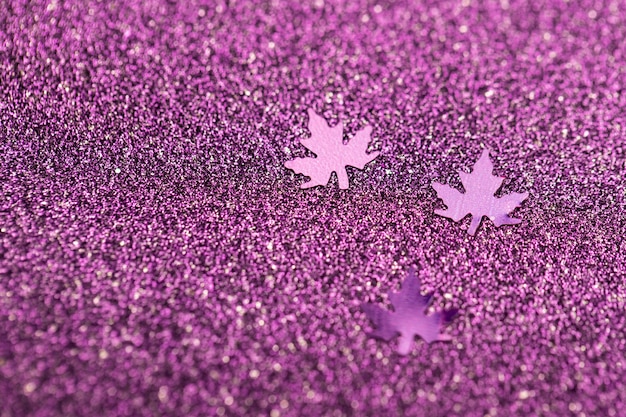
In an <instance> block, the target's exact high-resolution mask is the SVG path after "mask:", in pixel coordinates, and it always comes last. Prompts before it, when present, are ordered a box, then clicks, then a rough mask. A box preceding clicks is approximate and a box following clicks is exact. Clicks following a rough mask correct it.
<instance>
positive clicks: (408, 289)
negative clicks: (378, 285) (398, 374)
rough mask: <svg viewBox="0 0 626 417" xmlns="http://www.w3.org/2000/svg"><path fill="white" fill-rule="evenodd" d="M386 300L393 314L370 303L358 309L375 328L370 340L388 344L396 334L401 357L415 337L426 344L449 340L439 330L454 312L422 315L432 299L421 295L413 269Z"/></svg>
mask: <svg viewBox="0 0 626 417" xmlns="http://www.w3.org/2000/svg"><path fill="white" fill-rule="evenodd" d="M389 300H391V304H392V305H393V308H394V311H393V312H392V311H388V310H385V309H382V308H380V307H379V306H377V305H374V304H370V303H366V304H362V305H361V308H362V309H363V312H364V313H365V315H366V316H367V318H368V319H370V320H371V321H372V323H374V325H375V326H376V330H374V331H373V332H371V333H370V336H372V337H376V338H379V339H383V340H386V341H388V340H391V339H392V338H394V337H395V336H397V335H398V334H399V335H400V341H399V343H398V353H399V354H401V355H406V354H408V353H409V352H410V351H411V347H412V345H413V339H414V338H415V336H420V337H421V338H422V339H424V340H425V341H426V342H427V343H430V342H434V341H437V340H441V341H447V340H450V337H449V336H447V335H444V334H442V333H441V329H442V328H443V326H445V325H446V324H447V323H449V322H450V320H451V319H452V317H453V316H454V315H455V314H456V310H454V311H443V312H437V313H434V314H431V315H430V316H427V315H426V314H425V313H426V309H427V308H428V305H429V303H430V300H431V296H430V295H426V296H424V295H422V294H421V293H420V280H419V278H418V277H416V276H415V271H414V269H413V268H411V269H410V270H409V275H408V276H407V277H406V279H405V280H404V283H403V284H402V289H401V290H400V292H395V293H394V292H392V293H389Z"/></svg>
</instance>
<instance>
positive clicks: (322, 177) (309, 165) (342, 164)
mask: <svg viewBox="0 0 626 417" xmlns="http://www.w3.org/2000/svg"><path fill="white" fill-rule="evenodd" d="M309 130H310V131H311V137H310V138H309V139H303V140H302V141H301V142H300V143H301V144H302V146H304V147H305V148H307V149H308V150H310V151H311V152H313V153H314V154H315V155H316V156H317V158H296V159H293V160H291V161H287V162H285V167H286V168H288V169H291V170H293V171H294V172H295V173H296V174H304V175H306V176H308V177H310V178H311V180H310V181H308V182H305V183H304V184H302V185H301V186H300V188H311V187H316V186H318V185H322V186H323V185H326V184H328V181H329V180H330V176H331V174H332V173H333V172H335V173H336V174H337V180H338V182H339V188H341V189H342V190H345V189H347V188H348V187H349V185H350V183H349V180H348V173H347V172H346V166H352V167H355V168H358V169H363V168H365V165H366V164H367V163H369V162H371V161H372V160H374V158H376V157H377V156H378V154H379V152H372V153H369V154H368V153H366V150H367V145H368V143H369V141H370V133H371V132H372V128H371V127H370V126H366V127H365V128H363V129H362V130H360V131H358V132H357V133H356V135H354V137H353V138H352V139H351V140H350V142H348V144H347V145H344V144H343V124H342V123H341V122H340V123H339V124H337V126H335V127H332V128H331V127H330V126H328V123H326V120H324V118H323V117H321V116H318V115H317V114H316V113H315V112H314V111H313V110H311V109H309Z"/></svg>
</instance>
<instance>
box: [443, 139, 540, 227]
mask: <svg viewBox="0 0 626 417" xmlns="http://www.w3.org/2000/svg"><path fill="white" fill-rule="evenodd" d="M492 172H493V164H492V163H491V161H490V160H489V151H488V150H486V149H485V150H484V151H483V154H482V156H481V157H480V159H479V160H478V162H476V164H475V165H474V170H473V171H472V173H471V174H468V173H465V172H462V171H459V176H460V177H461V182H462V183H463V187H464V188H465V193H461V192H459V191H458V190H456V189H454V188H452V187H450V186H448V185H444V184H439V183H433V188H434V189H435V191H437V196H438V197H439V198H441V199H442V200H443V202H444V204H445V205H446V206H447V207H448V208H447V209H445V210H435V214H438V215H440V216H444V217H448V218H450V219H452V220H454V221H455V222H458V221H459V220H461V219H463V218H464V217H465V216H467V215H468V214H471V215H472V222H471V225H470V228H469V229H468V231H467V232H468V233H469V234H470V235H474V234H475V233H476V230H478V226H480V222H481V220H482V218H483V216H487V217H488V218H489V219H491V221H492V222H493V223H494V224H495V225H496V226H501V225H503V224H517V223H519V222H520V221H521V220H520V219H514V218H512V217H509V215H508V214H509V213H510V212H512V211H513V210H515V208H516V207H518V206H519V205H520V204H521V203H522V201H524V200H525V199H526V198H527V197H528V193H522V194H519V193H511V194H507V195H504V196H502V197H500V198H498V197H494V194H495V193H496V191H498V188H500V185H502V181H503V180H504V178H501V177H496V176H494V175H492Z"/></svg>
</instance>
